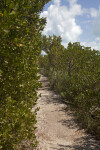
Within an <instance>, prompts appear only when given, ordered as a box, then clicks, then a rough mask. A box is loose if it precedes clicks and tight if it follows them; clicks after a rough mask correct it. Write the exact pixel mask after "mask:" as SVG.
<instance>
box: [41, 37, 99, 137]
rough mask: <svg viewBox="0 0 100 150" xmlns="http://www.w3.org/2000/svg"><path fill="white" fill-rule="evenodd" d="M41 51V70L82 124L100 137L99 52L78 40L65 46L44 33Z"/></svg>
mask: <svg viewBox="0 0 100 150" xmlns="http://www.w3.org/2000/svg"><path fill="white" fill-rule="evenodd" d="M43 50H44V51H45V52H46V55H44V56H43V55H41V56H40V71H41V72H42V73H43V74H45V75H47V76H48V77H49V80H50V84H51V87H52V88H54V89H55V91H57V92H59V93H60V95H61V96H62V97H63V99H64V101H65V102H66V103H69V104H71V106H72V108H73V109H74V110H76V114H77V116H78V119H79V120H80V121H81V123H82V125H84V127H85V128H87V129H88V131H89V132H91V133H93V134H95V135H96V136H98V137H100V52H99V51H96V50H91V48H90V47H84V46H81V45H80V43H78V42H76V43H73V44H72V43H69V44H68V47H67V48H64V47H63V46H62V45H61V38H60V37H56V36H53V37H51V36H50V37H48V38H47V37H46V36H43Z"/></svg>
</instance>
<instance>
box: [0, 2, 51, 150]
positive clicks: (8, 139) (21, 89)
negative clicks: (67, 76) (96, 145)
mask: <svg viewBox="0 0 100 150" xmlns="http://www.w3.org/2000/svg"><path fill="white" fill-rule="evenodd" d="M48 1H49V0H45V1H43V0H1V1H0V149H2V150H13V149H16V145H17V144H18V143H19V144H20V142H22V141H23V140H29V141H30V142H29V143H28V144H33V146H35V145H36V139H35V123H36V110H34V112H33V114H32V112H31V108H32V107H33V106H34V105H35V103H36V100H37V92H36V90H37V89H38V87H39V83H38V76H37V71H38V68H37V64H38V63H37V62H38V57H39V55H40V52H41V39H40V35H41V31H42V30H43V28H44V25H45V22H46V21H45V19H44V18H40V16H39V13H40V11H41V10H42V9H43V6H44V4H45V3H47V2H48ZM18 149H19V148H18ZM24 149H25V148H24Z"/></svg>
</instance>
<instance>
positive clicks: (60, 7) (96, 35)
mask: <svg viewBox="0 0 100 150" xmlns="http://www.w3.org/2000/svg"><path fill="white" fill-rule="evenodd" d="M41 17H46V18H47V24H46V27H45V29H44V31H43V34H45V35H47V36H48V35H53V34H55V35H57V36H59V35H60V36H61V37H62V44H63V45H64V46H65V47H66V46H67V44H68V42H80V43H81V45H84V46H89V47H92V48H94V49H96V50H100V0H52V1H51V2H49V3H48V4H46V5H45V8H44V10H43V12H42V13H41Z"/></svg>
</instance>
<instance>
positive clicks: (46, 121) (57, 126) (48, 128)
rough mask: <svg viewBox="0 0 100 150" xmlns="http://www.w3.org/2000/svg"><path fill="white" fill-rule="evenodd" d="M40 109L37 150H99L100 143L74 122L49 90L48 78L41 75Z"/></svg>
mask: <svg viewBox="0 0 100 150" xmlns="http://www.w3.org/2000/svg"><path fill="white" fill-rule="evenodd" d="M40 82H42V88H41V89H39V94H40V93H41V98H39V100H38V107H40V111H38V114H37V133H36V134H37V139H38V141H39V145H38V148H37V150H54V149H55V150H56V149H57V150H100V143H99V142H98V141H96V140H95V139H94V138H93V137H92V136H90V135H88V134H86V133H85V131H84V129H80V127H79V126H78V125H77V123H75V119H74V117H73V113H72V112H71V111H69V110H67V108H66V107H67V106H66V105H65V104H64V103H62V102H61V101H60V97H59V96H58V95H57V94H55V93H54V92H53V91H51V90H50V87H49V82H48V79H47V78H46V77H44V76H41V78H40Z"/></svg>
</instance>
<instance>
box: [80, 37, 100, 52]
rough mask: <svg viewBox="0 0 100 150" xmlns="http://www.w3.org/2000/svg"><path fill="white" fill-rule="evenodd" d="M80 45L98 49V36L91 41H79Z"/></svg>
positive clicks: (99, 42) (99, 46)
mask: <svg viewBox="0 0 100 150" xmlns="http://www.w3.org/2000/svg"><path fill="white" fill-rule="evenodd" d="M81 45H84V46H87V47H91V48H92V49H95V50H99V51H100V38H99V37H97V38H96V40H94V41H92V42H81Z"/></svg>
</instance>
